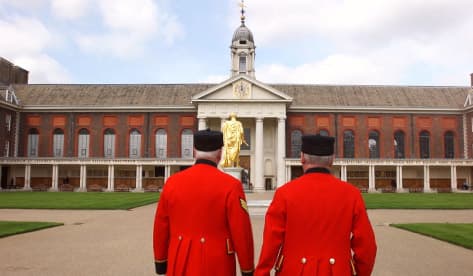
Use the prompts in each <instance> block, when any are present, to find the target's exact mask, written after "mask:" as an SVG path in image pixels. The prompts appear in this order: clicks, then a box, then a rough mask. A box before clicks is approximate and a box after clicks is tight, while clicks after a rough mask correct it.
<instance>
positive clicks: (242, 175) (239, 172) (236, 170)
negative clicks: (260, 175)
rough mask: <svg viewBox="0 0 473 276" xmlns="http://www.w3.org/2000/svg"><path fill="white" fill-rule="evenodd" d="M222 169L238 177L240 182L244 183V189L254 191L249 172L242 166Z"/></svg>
mask: <svg viewBox="0 0 473 276" xmlns="http://www.w3.org/2000/svg"><path fill="white" fill-rule="evenodd" d="M222 170H223V171H224V172H225V173H227V174H229V175H231V176H233V177H235V178H236V179H238V180H240V182H241V183H242V185H243V190H244V191H245V192H252V190H251V189H250V182H249V180H250V179H249V178H248V173H247V172H246V171H244V169H243V168H241V167H227V168H222Z"/></svg>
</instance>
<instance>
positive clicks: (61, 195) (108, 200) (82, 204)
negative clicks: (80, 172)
mask: <svg viewBox="0 0 473 276" xmlns="http://www.w3.org/2000/svg"><path fill="white" fill-rule="evenodd" d="M158 198H159V193H100V192H97V193H93V192H88V193H67V192H5V193H0V209H89V210H93V209H105V210H112V209H120V210H128V209H132V208H135V207H139V206H143V205H148V204H152V203H156V201H157V199H158Z"/></svg>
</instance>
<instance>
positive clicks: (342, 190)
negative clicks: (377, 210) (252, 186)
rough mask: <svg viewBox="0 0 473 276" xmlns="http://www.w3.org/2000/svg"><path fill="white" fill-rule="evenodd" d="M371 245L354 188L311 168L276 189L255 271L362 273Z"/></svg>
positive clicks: (368, 267) (368, 266)
mask: <svg viewBox="0 0 473 276" xmlns="http://www.w3.org/2000/svg"><path fill="white" fill-rule="evenodd" d="M376 249H377V247H376V242H375V236H374V232H373V229H372V227H371V223H370V221H369V219H368V215H367V213H366V209H365V204H364V201H363V198H362V197H361V193H360V192H359V190H358V189H357V188H356V187H354V186H353V185H351V184H349V183H347V182H343V181H341V180H339V179H337V178H335V177H334V176H332V175H330V171H329V170H328V169H325V168H311V169H309V170H307V171H306V174H304V175H303V176H302V177H300V178H298V179H295V180H293V181H291V182H289V183H287V184H285V185H283V186H282V187H280V188H279V189H278V190H277V191H276V193H275V196H274V199H273V201H272V203H271V205H270V207H269V208H268V211H267V213H266V218H265V228H264V233H263V246H262V250H261V255H260V258H259V263H258V265H257V267H256V270H255V275H258V276H263V275H264V276H268V275H270V270H271V269H272V268H273V267H274V269H275V270H276V275H280V276H283V275H288V276H297V275H312V276H313V275H332V276H337V275H343V276H347V275H353V273H354V272H356V275H358V276H367V275H370V274H371V272H372V270H373V266H374V261H375V256H376ZM352 252H353V256H352Z"/></svg>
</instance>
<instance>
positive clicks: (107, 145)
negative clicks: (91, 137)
mask: <svg viewBox="0 0 473 276" xmlns="http://www.w3.org/2000/svg"><path fill="white" fill-rule="evenodd" d="M103 144H104V156H105V157H107V158H113V157H115V135H114V134H106V135H105V136H104V142H103Z"/></svg>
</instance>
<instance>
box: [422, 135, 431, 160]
mask: <svg viewBox="0 0 473 276" xmlns="http://www.w3.org/2000/svg"><path fill="white" fill-rule="evenodd" d="M419 147H420V158H430V134H429V132H427V131H425V130H424V131H422V132H421V133H420V134H419Z"/></svg>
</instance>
